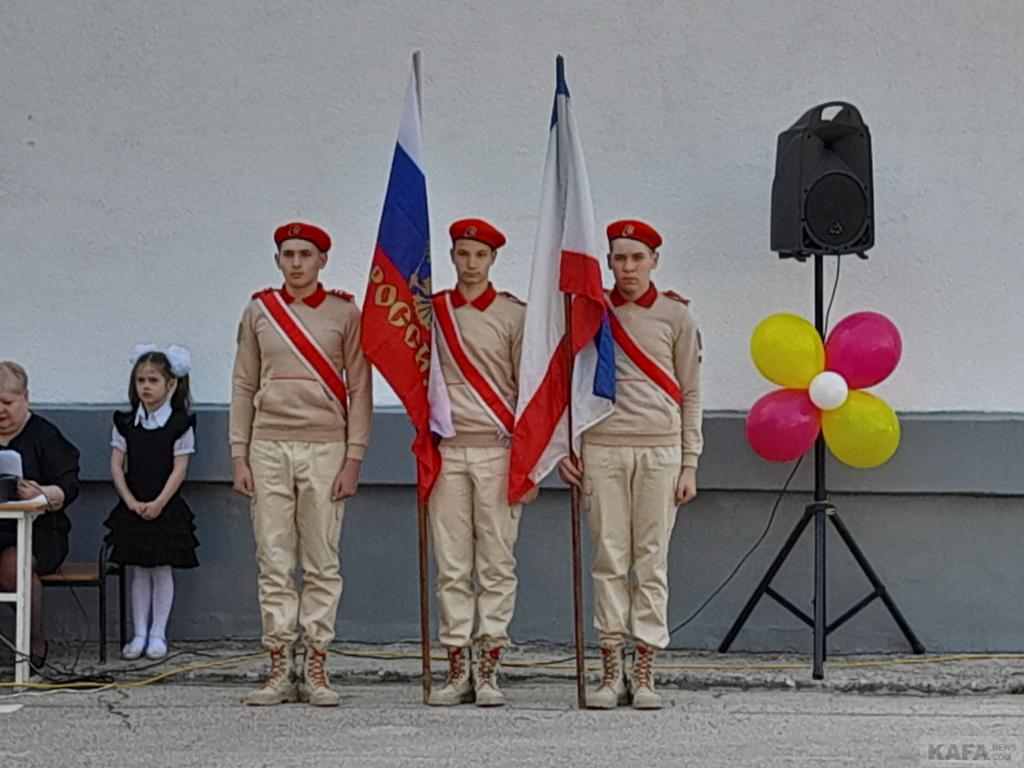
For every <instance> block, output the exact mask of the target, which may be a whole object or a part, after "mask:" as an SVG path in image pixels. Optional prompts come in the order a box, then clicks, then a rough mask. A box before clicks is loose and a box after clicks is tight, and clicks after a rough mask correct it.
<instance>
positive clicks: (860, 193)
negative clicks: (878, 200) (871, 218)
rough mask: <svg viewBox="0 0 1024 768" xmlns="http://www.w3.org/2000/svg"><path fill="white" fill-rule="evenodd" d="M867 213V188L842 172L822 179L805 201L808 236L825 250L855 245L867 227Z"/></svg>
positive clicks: (813, 186) (836, 172) (826, 175)
mask: <svg viewBox="0 0 1024 768" xmlns="http://www.w3.org/2000/svg"><path fill="white" fill-rule="evenodd" d="M867 211H868V201H867V196H866V195H865V194H864V188H863V187H862V186H861V184H860V182H858V181H857V180H856V179H855V178H853V177H852V176H850V175H849V174H848V173H843V172H841V171H834V172H832V173H826V174H824V175H823V176H821V177H820V178H819V179H818V180H817V181H815V182H814V184H812V185H811V188H810V189H809V190H808V191H807V195H806V197H805V198H804V223H805V225H806V227H807V233H808V234H809V235H810V236H811V238H813V239H814V240H815V241H816V242H817V243H818V244H820V246H821V247H825V248H842V247H844V246H847V245H850V244H851V243H854V242H855V241H856V240H857V239H858V238H859V237H860V235H861V233H862V232H863V231H864V227H865V226H866V225H867Z"/></svg>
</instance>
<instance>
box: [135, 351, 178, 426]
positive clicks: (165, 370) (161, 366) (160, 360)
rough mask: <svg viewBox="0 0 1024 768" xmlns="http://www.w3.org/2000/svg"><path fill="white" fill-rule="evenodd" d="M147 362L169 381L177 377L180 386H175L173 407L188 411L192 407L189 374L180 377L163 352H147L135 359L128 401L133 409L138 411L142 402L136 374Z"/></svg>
mask: <svg viewBox="0 0 1024 768" xmlns="http://www.w3.org/2000/svg"><path fill="white" fill-rule="evenodd" d="M146 364H149V365H152V366H154V367H156V369H157V370H159V371H160V374H161V375H162V376H163V377H164V378H165V379H166V380H167V381H173V380H174V379H177V381H178V386H177V387H176V388H175V390H174V394H173V395H171V408H172V409H174V410H175V411H182V412H184V413H187V412H188V409H189V408H191V407H192V393H191V392H190V391H189V388H188V374H187V373H186V374H185V375H184V376H181V377H178V376H175V375H174V374H173V373H171V362H170V360H168V359H167V355H165V354H164V353H163V352H147V353H146V354H144V355H142V356H141V357H139V359H138V360H136V361H135V365H133V366H132V373H131V376H130V377H129V378H128V402H130V403H131V404H132V410H133V411H137V410H138V409H139V403H140V402H141V400H139V393H138V392H136V391H135V374H136V373H138V371H139V368H140V367H142V366H143V365H146Z"/></svg>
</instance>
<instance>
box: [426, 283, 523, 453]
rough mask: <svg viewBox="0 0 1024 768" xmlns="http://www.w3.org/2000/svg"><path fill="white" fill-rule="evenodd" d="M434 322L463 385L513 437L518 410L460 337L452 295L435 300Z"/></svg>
mask: <svg viewBox="0 0 1024 768" xmlns="http://www.w3.org/2000/svg"><path fill="white" fill-rule="evenodd" d="M434 320H435V321H436V323H437V327H438V329H440V331H441V333H440V334H438V335H437V340H438V342H439V343H441V344H444V346H445V348H446V349H447V350H448V356H449V357H450V358H451V360H452V361H453V362H454V363H455V368H456V369H457V370H458V372H459V375H460V376H461V377H462V381H463V382H464V383H465V384H466V385H467V386H468V387H469V391H470V392H471V393H472V394H473V397H474V399H475V400H476V401H477V403H479V405H480V407H481V408H483V409H484V411H485V412H486V413H487V415H488V416H490V417H491V420H492V421H494V423H495V424H496V425H497V427H498V429H499V430H500V431H501V432H502V434H504V435H505V436H509V435H511V434H512V430H513V428H514V426H515V420H516V415H515V406H514V405H513V404H511V403H509V402H508V401H507V400H506V399H505V396H504V395H502V394H501V390H499V389H498V387H497V386H496V385H495V383H494V382H493V381H491V379H490V378H489V377H488V376H487V374H485V373H484V372H483V371H481V370H480V368H479V367H478V366H477V365H476V363H474V362H473V358H472V357H471V356H470V354H469V352H468V351H467V350H466V345H465V344H464V343H463V341H462V334H460V333H459V324H458V322H456V320H455V308H454V307H453V306H452V297H451V293H450V292H447V291H446V292H445V293H442V294H440V295H438V296H435V297H434Z"/></svg>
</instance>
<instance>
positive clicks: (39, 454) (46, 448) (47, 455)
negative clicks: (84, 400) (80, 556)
mask: <svg viewBox="0 0 1024 768" xmlns="http://www.w3.org/2000/svg"><path fill="white" fill-rule="evenodd" d="M0 449H5V450H6V449H9V450H12V451H17V452H18V453H19V454H20V455H21V464H22V474H23V476H24V480H22V481H20V482H19V483H18V494H19V495H20V496H21V498H23V499H32V498H35V497H36V496H40V495H43V496H45V497H46V499H47V501H48V502H49V506H48V507H47V511H46V512H45V513H43V514H42V515H40V516H39V517H37V518H36V521H35V524H34V525H33V526H32V569H33V571H34V573H33V575H32V658H31V663H32V666H33V667H34V668H35V669H36V670H39V669H40V668H42V666H43V664H45V663H46V650H47V648H46V636H45V635H44V634H43V589H42V584H40V582H39V575H40V574H44V575H45V574H47V573H53V572H54V571H56V570H57V568H58V567H59V566H60V564H61V563H62V562H64V558H65V557H67V554H68V533H69V531H70V530H71V521H70V520H69V519H68V516H67V515H66V514H64V510H65V509H66V508H67V507H68V505H70V504H71V502H73V501H74V500H75V499H76V498H77V497H78V450H77V449H76V448H75V446H73V445H72V444H71V443H69V442H68V441H67V440H66V439H65V437H64V435H62V434H61V433H60V431H59V430H58V429H57V428H56V427H55V426H53V424H51V423H50V422H48V421H47V420H46V419H44V418H42V417H41V416H36V415H35V414H34V413H32V412H31V411H30V410H29V407H28V375H27V374H26V373H25V369H24V368H22V367H21V366H20V365H18V364H17V363H11V362H0ZM16 526H17V524H16V523H15V522H14V521H12V520H2V521H0V592H13V591H14V590H15V589H17V582H18V580H17V562H18V561H17V554H18V553H17V549H16V546H15V545H16V543H17V533H16V531H17V527H16Z"/></svg>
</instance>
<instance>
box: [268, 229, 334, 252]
mask: <svg viewBox="0 0 1024 768" xmlns="http://www.w3.org/2000/svg"><path fill="white" fill-rule="evenodd" d="M292 238H296V239H298V240H308V241H309V242H311V243H312V244H313V245H315V246H316V247H317V248H319V249H320V250H321V251H323V252H324V253H327V251H329V250H331V236H330V235H328V234H327V233H326V232H324V231H323V230H322V229H320V227H314V226H313V225H312V224H303V223H302V222H301V221H293V222H291V223H290V224H283V225H281V226H280V227H278V228H277V229H275V230H274V243H275V244H276V245H278V246H280V245H281V243H283V242H284V241H285V240H290V239H292Z"/></svg>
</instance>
